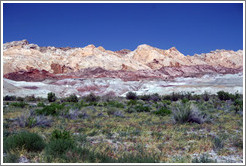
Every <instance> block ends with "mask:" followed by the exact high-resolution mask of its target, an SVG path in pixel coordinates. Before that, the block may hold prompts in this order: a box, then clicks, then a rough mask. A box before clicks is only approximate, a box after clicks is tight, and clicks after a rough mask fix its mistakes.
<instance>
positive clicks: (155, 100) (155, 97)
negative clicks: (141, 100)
mask: <svg viewBox="0 0 246 166" xmlns="http://www.w3.org/2000/svg"><path fill="white" fill-rule="evenodd" d="M150 100H152V101H154V102H157V101H160V100H161V96H160V95H159V94H158V93H155V94H152V95H150Z"/></svg>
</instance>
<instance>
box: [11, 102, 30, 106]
mask: <svg viewBox="0 0 246 166" xmlns="http://www.w3.org/2000/svg"><path fill="white" fill-rule="evenodd" d="M10 105H11V106H14V107H20V108H24V107H25V106H26V105H28V104H27V103H25V102H23V101H21V102H14V103H11V104H10Z"/></svg>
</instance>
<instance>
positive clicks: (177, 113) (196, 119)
mask: <svg viewBox="0 0 246 166" xmlns="http://www.w3.org/2000/svg"><path fill="white" fill-rule="evenodd" d="M193 108H194V107H193ZM193 108H192V107H191V104H190V103H185V104H180V105H178V106H176V107H174V108H173V111H172V112H173V119H174V121H175V122H176V123H187V122H191V123H198V124H201V123H203V118H202V117H201V115H200V114H199V112H198V110H192V109H193Z"/></svg>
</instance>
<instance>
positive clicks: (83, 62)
mask: <svg viewBox="0 0 246 166" xmlns="http://www.w3.org/2000/svg"><path fill="white" fill-rule="evenodd" d="M242 66H243V51H242V50H239V51H236V52H235V51H231V50H215V51H211V52H210V53H204V54H201V55H194V56H185V55H183V54H182V53H180V52H179V51H178V50H177V49H176V48H175V47H172V48H170V49H168V50H162V49H159V48H155V47H152V46H149V45H146V44H142V45H139V46H138V47H137V48H136V49H135V50H134V51H130V50H127V49H123V50H120V51H110V50H106V49H104V48H103V47H102V46H99V47H96V46H94V45H92V44H91V45H88V46H86V47H84V48H71V47H64V48H61V47H60V48H58V47H50V46H49V47H39V46H38V45H35V44H29V42H28V41H27V40H22V41H13V42H9V43H5V44H4V45H3V74H4V77H6V78H9V79H13V80H17V81H18V80H27V81H30V80H32V79H33V80H35V81H38V80H44V79H46V78H59V79H60V78H63V77H69V78H72V77H75V76H76V78H77V77H86V78H89V77H93V78H94V77H95V78H97V77H99V78H102V77H111V78H122V79H124V80H139V79H148V78H152V79H156V78H158V79H170V78H173V77H183V76H184V77H186V76H187V77H190V76H196V77H198V76H200V75H204V74H206V73H215V74H227V73H232V74H233V73H238V72H242ZM87 69H88V70H87ZM92 69H95V71H93V70H92ZM51 73H52V74H51ZM58 74H59V76H57V75H58ZM60 75H62V76H60ZM73 75H75V76H73ZM21 77H22V78H21ZM38 77H40V79H39V78H38Z"/></svg>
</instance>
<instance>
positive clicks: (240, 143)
mask: <svg viewBox="0 0 246 166" xmlns="http://www.w3.org/2000/svg"><path fill="white" fill-rule="evenodd" d="M232 144H233V146H235V147H237V148H240V149H243V139H242V137H236V136H235V137H233V139H232Z"/></svg>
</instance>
